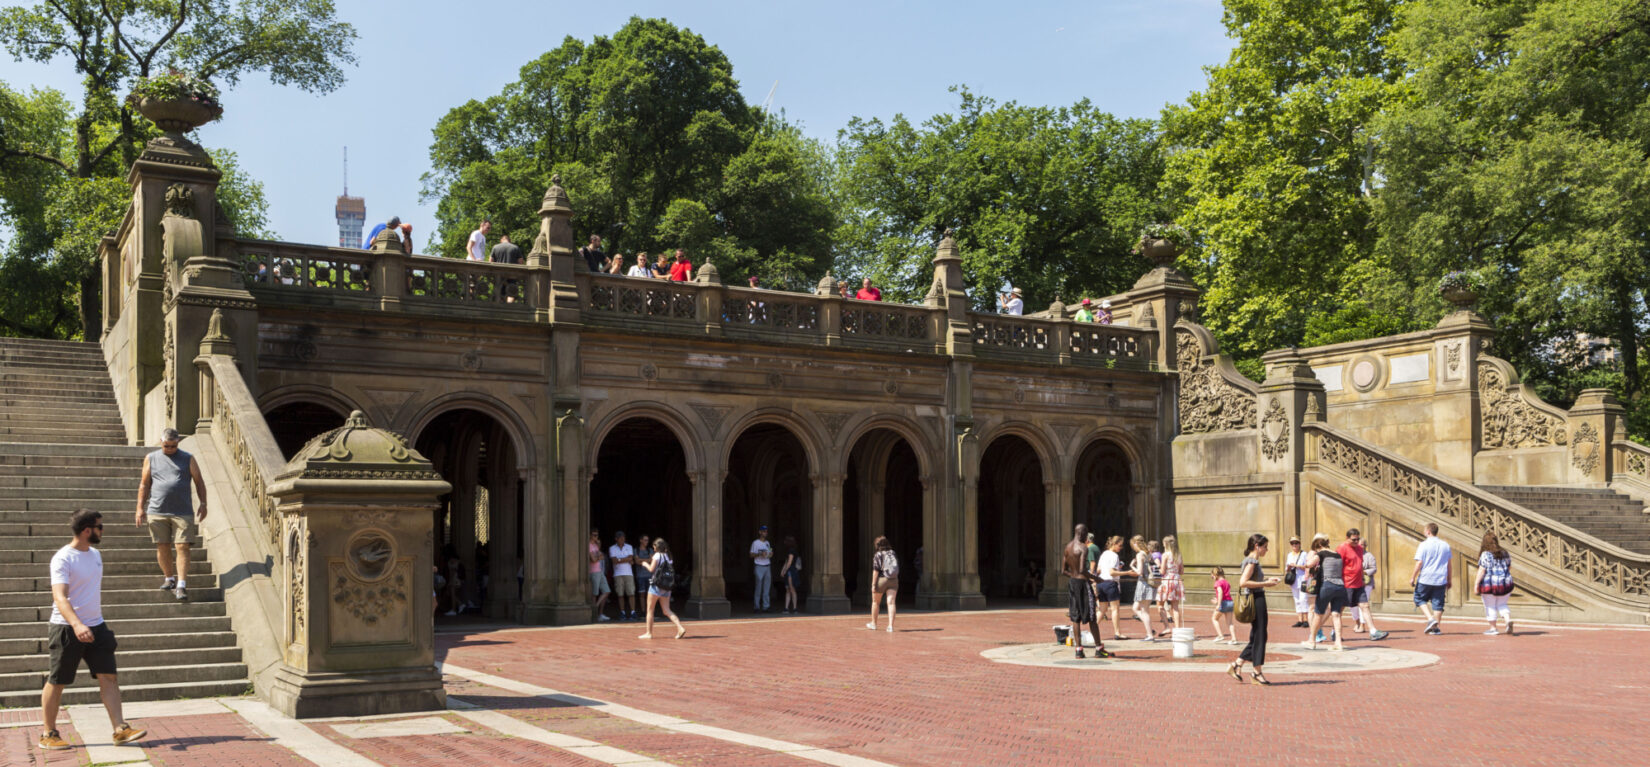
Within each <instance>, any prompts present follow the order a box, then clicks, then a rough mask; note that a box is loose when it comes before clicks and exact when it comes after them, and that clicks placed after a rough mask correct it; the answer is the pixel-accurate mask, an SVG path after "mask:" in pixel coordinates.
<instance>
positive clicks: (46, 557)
mask: <svg viewBox="0 0 1650 767" xmlns="http://www.w3.org/2000/svg"><path fill="white" fill-rule="evenodd" d="M66 543H68V538H67V537H64V539H63V543H62V544H59V545H57V546H56V547H54V548H52V549H49V550H47V549H40V550H32V551H23V550H17V549H0V564H8V565H11V564H23V563H29V562H32V563H34V564H35V565H38V566H40V567H45V566H47V565H49V564H51V561H52V555H53V554H56V553H57V550H58V549H60V548H63V544H66ZM99 551H102V550H101V549H99ZM197 559H198V560H201V561H203V562H204V561H206V549H203V548H201V547H199V546H196V547H193V548H191V549H189V561H191V562H193V561H195V560H197ZM111 562H148V563H149V564H151V565H154V564H156V562H155V547H154V546H150V547H148V548H143V549H138V548H134V549H111V550H109V551H103V565H104V572H108V566H109V563H111Z"/></svg>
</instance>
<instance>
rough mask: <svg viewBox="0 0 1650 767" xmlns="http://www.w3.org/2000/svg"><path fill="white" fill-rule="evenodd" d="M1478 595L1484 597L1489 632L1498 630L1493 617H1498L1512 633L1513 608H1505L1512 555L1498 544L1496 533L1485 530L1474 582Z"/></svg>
mask: <svg viewBox="0 0 1650 767" xmlns="http://www.w3.org/2000/svg"><path fill="white" fill-rule="evenodd" d="M1474 586H1475V587H1476V588H1475V589H1474V590H1476V591H1477V592H1478V596H1480V597H1482V598H1483V599H1484V620H1485V621H1487V622H1488V623H1489V624H1490V628H1489V630H1488V631H1485V632H1484V633H1485V634H1486V635H1488V636H1495V635H1496V634H1499V633H1501V632H1499V631H1496V630H1495V619H1496V617H1497V616H1499V617H1501V618H1502V619H1503V620H1505V621H1506V622H1507V634H1508V635H1509V636H1511V635H1512V633H1513V619H1512V611H1511V610H1508V609H1507V596H1508V595H1510V594H1512V590H1513V580H1512V555H1511V554H1508V553H1507V550H1506V549H1503V548H1501V542H1500V541H1498V540H1496V538H1495V533H1484V542H1483V543H1482V544H1481V545H1480V546H1479V551H1478V582H1477V583H1476V584H1474Z"/></svg>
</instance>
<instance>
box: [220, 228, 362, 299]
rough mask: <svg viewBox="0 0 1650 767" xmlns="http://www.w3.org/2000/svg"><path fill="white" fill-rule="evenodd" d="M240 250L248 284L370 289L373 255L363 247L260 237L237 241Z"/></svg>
mask: <svg viewBox="0 0 1650 767" xmlns="http://www.w3.org/2000/svg"><path fill="white" fill-rule="evenodd" d="M240 249H241V252H240V255H241V266H242V268H243V269H244V270H245V272H246V273H245V277H246V283H247V285H248V286H249V287H276V288H278V287H298V288H317V289H321V290H336V291H344V292H353V293H371V292H373V279H372V277H373V274H374V269H373V255H374V254H372V253H369V252H367V251H364V250H353V249H349V248H326V247H319V246H314V245H297V244H293V243H287V242H267V241H263V240H241V241H240Z"/></svg>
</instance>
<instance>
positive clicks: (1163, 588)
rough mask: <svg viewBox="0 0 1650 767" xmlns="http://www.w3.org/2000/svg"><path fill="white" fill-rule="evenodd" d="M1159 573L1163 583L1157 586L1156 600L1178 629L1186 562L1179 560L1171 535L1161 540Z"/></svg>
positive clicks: (1178, 551) (1177, 548) (1184, 597)
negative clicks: (1161, 560) (1159, 600)
mask: <svg viewBox="0 0 1650 767" xmlns="http://www.w3.org/2000/svg"><path fill="white" fill-rule="evenodd" d="M1159 571H1160V572H1162V573H1163V581H1162V583H1159V584H1158V586H1157V598H1158V599H1161V600H1163V604H1164V605H1165V606H1166V607H1168V609H1169V616H1170V618H1171V619H1172V620H1173V621H1174V627H1175V628H1180V603H1181V602H1182V601H1184V600H1185V599H1186V584H1185V577H1186V562H1185V561H1184V560H1182V559H1181V558H1180V544H1179V543H1178V542H1177V541H1175V537H1174V536H1172V535H1170V536H1167V537H1165V538H1164V539H1163V562H1162V564H1161V565H1159ZM1165 628H1167V626H1165Z"/></svg>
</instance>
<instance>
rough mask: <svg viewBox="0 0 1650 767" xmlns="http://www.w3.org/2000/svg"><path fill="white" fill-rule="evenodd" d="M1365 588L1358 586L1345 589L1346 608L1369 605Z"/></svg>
mask: <svg viewBox="0 0 1650 767" xmlns="http://www.w3.org/2000/svg"><path fill="white" fill-rule="evenodd" d="M1365 588H1366V587H1364V586H1359V587H1357V588H1355V589H1347V590H1346V606H1347V607H1357V606H1358V605H1367V604H1369V592H1368V591H1367V590H1365Z"/></svg>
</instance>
